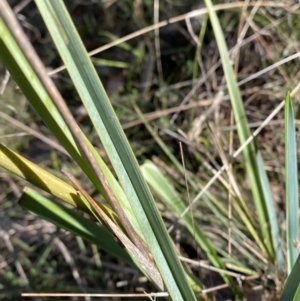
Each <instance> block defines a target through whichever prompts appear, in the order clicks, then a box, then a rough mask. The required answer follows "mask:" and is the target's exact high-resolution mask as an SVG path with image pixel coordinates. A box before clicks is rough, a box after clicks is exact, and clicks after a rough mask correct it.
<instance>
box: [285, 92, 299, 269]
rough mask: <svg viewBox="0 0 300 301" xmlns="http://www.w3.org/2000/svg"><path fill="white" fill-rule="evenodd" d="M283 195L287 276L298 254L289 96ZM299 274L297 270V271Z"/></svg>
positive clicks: (294, 153) (287, 100)
mask: <svg viewBox="0 0 300 301" xmlns="http://www.w3.org/2000/svg"><path fill="white" fill-rule="evenodd" d="M284 119H285V168H286V170H285V193H286V198H285V199H286V223H287V227H286V229H287V231H286V245H287V267H288V274H289V273H290V272H291V270H292V268H293V266H294V264H295V262H296V259H297V257H298V254H299V249H298V248H297V242H298V240H299V216H298V211H299V196H298V165H297V144H296V133H295V122H294V110H293V106H292V101H291V97H290V94H289V93H287V95H286V98H285V110H284ZM298 273H299V270H298Z"/></svg>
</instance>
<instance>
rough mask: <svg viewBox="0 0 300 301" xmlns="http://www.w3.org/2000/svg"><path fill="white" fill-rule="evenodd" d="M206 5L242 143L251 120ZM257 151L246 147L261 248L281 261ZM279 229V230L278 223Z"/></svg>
mask: <svg viewBox="0 0 300 301" xmlns="http://www.w3.org/2000/svg"><path fill="white" fill-rule="evenodd" d="M205 4H206V7H207V9H208V13H209V17H210V21H211V24H212V27H213V30H214V33H215V37H216V41H217V44H218V49H219V52H220V56H221V60H222V66H223V70H224V74H225V77H226V81H227V86H228V90H229V94H230V99H231V104H232V107H233V112H234V116H235V120H236V124H237V129H238V135H239V139H240V143H241V144H242V143H244V142H245V141H246V140H247V139H248V138H249V137H250V135H251V132H250V129H249V127H248V123H247V118H246V113H245V109H244V106H243V102H242V99H241V95H240V92H239V89H238V85H237V81H236V78H235V75H234V72H233V68H232V66H231V64H230V58H229V54H228V49H227V45H226V43H225V38H224V35H223V32H222V28H221V25H220V22H219V20H218V18H217V15H216V12H215V11H214V9H213V5H212V2H211V0H205ZM257 153H258V150H257V149H256V147H255V144H254V142H251V143H249V144H248V146H246V147H245V148H244V150H243V154H244V158H245V162H246V163H245V164H246V169H247V175H248V177H249V179H250V182H251V187H252V195H253V200H254V203H255V206H256V210H257V215H258V219H259V227H260V229H261V237H263V238H264V240H263V241H264V243H263V244H262V243H261V242H260V240H256V241H257V244H258V245H259V247H260V248H261V250H262V252H263V253H264V254H265V255H266V256H268V257H269V258H270V259H274V258H275V256H276V259H277V261H280V260H281V259H280V258H281V257H282V256H281V255H280V254H279V253H280V252H281V249H278V248H276V251H278V252H279V253H277V254H276V255H275V254H274V246H273V242H275V241H276V240H277V239H278V237H272V234H276V233H277V230H276V229H272V230H271V231H270V229H269V226H271V227H272V226H274V224H275V223H276V222H275V221H274V220H273V222H272V223H271V224H270V219H271V218H273V217H274V216H276V214H275V211H274V206H273V207H272V208H271V206H269V209H270V210H273V211H274V212H272V213H271V214H270V212H268V210H267V205H266V200H265V196H264V192H263V187H262V182H261V178H260V173H265V172H264V167H263V165H262V162H261V161H257ZM259 165H260V166H259ZM259 170H260V172H259ZM263 177H264V178H265V179H266V178H267V176H266V174H265V175H264V176H263ZM264 184H265V185H267V182H265V183H264ZM276 228H277V229H278V226H277V227H276Z"/></svg>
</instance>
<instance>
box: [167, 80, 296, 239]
mask: <svg viewBox="0 0 300 301" xmlns="http://www.w3.org/2000/svg"><path fill="white" fill-rule="evenodd" d="M299 90H300V83H299V84H298V85H297V86H296V87H295V88H294V89H293V91H292V92H291V96H293V95H295V94H296V93H297V92H298V91H299ZM284 104H285V101H284V100H283V101H282V102H281V103H280V104H279V105H278V106H277V108H275V109H274V110H273V112H272V113H271V114H270V115H269V116H268V117H267V118H266V119H265V120H264V122H262V123H261V125H260V126H259V127H258V128H257V129H256V130H255V131H254V132H253V134H252V135H251V136H250V137H249V138H248V139H247V140H246V141H245V142H244V143H243V144H242V145H241V146H240V147H239V148H238V149H237V150H236V151H235V152H234V154H233V155H232V157H231V160H233V159H235V158H236V157H237V156H238V155H239V154H240V153H241V152H242V151H243V149H244V148H245V147H246V146H247V145H248V144H249V143H250V142H251V141H252V140H253V139H254V138H255V137H256V136H257V135H258V134H259V132H260V131H261V130H262V129H263V128H264V127H265V126H266V125H267V124H268V123H269V122H270V121H271V120H272V119H273V118H274V117H275V116H276V115H277V114H278V112H279V111H280V110H281V109H282V108H283V107H284ZM225 170H226V166H225V165H223V166H222V167H221V168H220V169H219V171H218V172H217V173H216V174H215V175H214V176H213V177H212V178H211V179H210V181H209V182H208V183H207V184H206V185H205V186H204V188H203V189H202V190H201V191H200V192H199V193H198V194H197V195H196V197H195V198H194V200H193V201H192V203H191V204H190V205H189V206H187V208H186V209H185V210H184V211H183V212H182V213H181V215H180V217H179V219H180V218H182V217H183V216H184V215H185V214H186V213H187V212H188V211H189V210H191V208H192V207H193V206H194V205H195V203H196V202H197V201H198V200H199V199H200V198H201V197H202V196H203V195H204V193H205V192H206V191H207V190H208V189H209V187H210V186H211V185H212V184H213V183H214V182H215V181H216V180H217V179H218V178H219V177H220V175H221V174H222V172H223V171H225ZM173 229H174V226H171V227H170V228H169V229H168V231H169V233H170V232H171V231H172V230H173Z"/></svg>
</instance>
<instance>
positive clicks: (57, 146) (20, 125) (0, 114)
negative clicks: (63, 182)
mask: <svg viewBox="0 0 300 301" xmlns="http://www.w3.org/2000/svg"><path fill="white" fill-rule="evenodd" d="M0 117H1V118H3V119H5V120H6V121H8V122H10V123H11V124H12V125H14V126H16V127H18V128H20V129H22V130H24V131H25V132H27V133H28V134H30V135H32V136H34V137H36V138H38V139H40V140H41V141H43V142H45V143H47V144H48V145H49V146H51V147H53V148H55V149H56V150H58V151H60V152H61V153H62V154H64V155H67V156H70V155H69V154H68V153H67V151H66V150H65V149H64V148H63V147H62V146H61V145H60V144H58V143H57V142H56V141H54V140H52V139H50V138H48V137H46V136H45V135H43V134H41V133H39V132H38V131H36V130H34V129H32V128H30V127H29V126H27V125H25V124H24V123H22V122H20V121H18V120H16V119H15V118H12V117H10V116H9V115H7V114H5V113H3V112H1V111H0Z"/></svg>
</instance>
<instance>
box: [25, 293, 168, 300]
mask: <svg viewBox="0 0 300 301" xmlns="http://www.w3.org/2000/svg"><path fill="white" fill-rule="evenodd" d="M85 296H88V297H93V298H148V299H149V298H151V297H153V298H164V297H168V296H169V294H168V293H144V294H59V293H58V294H52V293H38V294H33V293H23V294H22V297H54V298H63V297H85ZM150 300H155V299H150Z"/></svg>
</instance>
